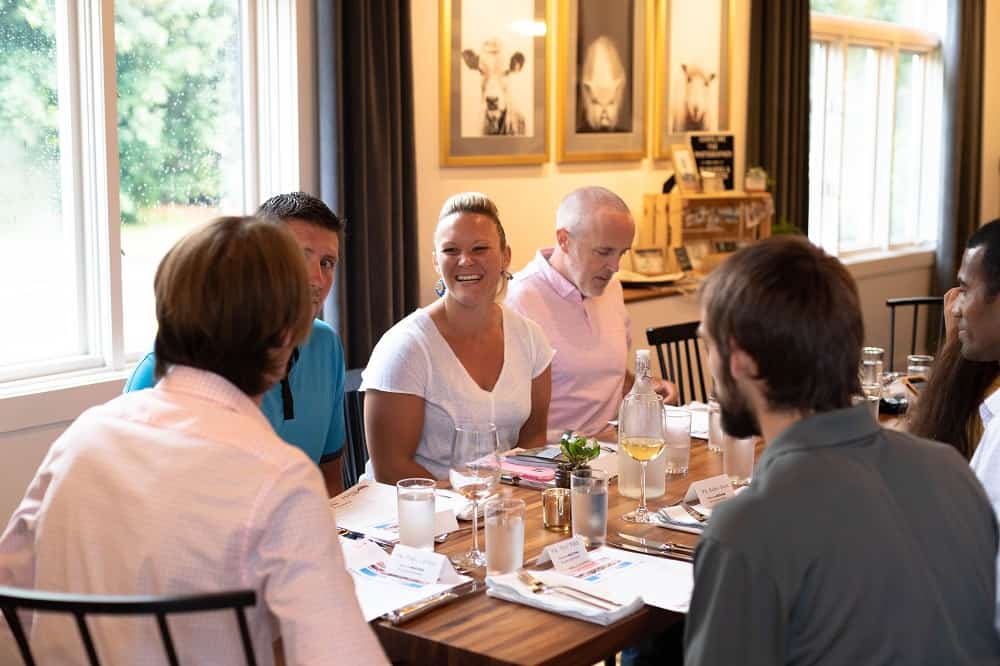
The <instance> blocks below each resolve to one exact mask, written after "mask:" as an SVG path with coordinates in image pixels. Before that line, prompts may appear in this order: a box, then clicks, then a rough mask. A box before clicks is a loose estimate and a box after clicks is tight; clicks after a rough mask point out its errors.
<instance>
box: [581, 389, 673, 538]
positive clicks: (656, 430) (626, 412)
mask: <svg viewBox="0 0 1000 666" xmlns="http://www.w3.org/2000/svg"><path fill="white" fill-rule="evenodd" d="M689 427H690V425H689ZM618 448H619V450H624V451H625V453H627V454H628V455H629V457H630V458H633V459H634V460H637V461H638V462H639V464H640V465H641V473H640V475H639V506H638V507H637V508H636V510H635V511H633V512H632V513H629V514H626V515H625V516H623V518H624V519H625V520H627V521H629V522H632V523H651V522H653V519H652V517H651V516H650V514H649V511H647V510H646V463H648V462H649V461H650V460H652V459H653V458H655V457H657V456H658V455H660V453H661V452H662V451H663V399H662V398H661V397H660V396H658V395H656V394H655V393H654V394H648V393H630V394H629V395H627V396H625V399H624V400H622V407H621V410H620V413H619V416H618ZM573 508H574V511H575V509H576V507H575V505H574V507H573ZM574 524H575V523H574Z"/></svg>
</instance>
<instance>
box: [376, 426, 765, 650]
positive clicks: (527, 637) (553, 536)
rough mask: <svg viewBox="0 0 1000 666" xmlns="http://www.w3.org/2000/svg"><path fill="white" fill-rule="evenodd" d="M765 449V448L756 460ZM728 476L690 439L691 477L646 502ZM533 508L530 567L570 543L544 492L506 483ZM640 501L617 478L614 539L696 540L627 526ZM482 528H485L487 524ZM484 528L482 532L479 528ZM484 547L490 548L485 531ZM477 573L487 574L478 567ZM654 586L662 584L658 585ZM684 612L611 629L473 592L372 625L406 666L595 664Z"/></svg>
mask: <svg viewBox="0 0 1000 666" xmlns="http://www.w3.org/2000/svg"><path fill="white" fill-rule="evenodd" d="M762 447H763V445H762V444H758V450H757V455H758V456H759V455H760V452H761V450H762ZM721 473H722V454H721V453H716V452H710V451H709V450H708V446H707V445H706V443H705V441H704V440H701V439H692V440H691V461H690V465H689V468H688V473H687V474H686V475H683V476H668V477H667V485H666V493H665V494H664V495H662V496H660V497H658V498H656V499H651V500H649V501H648V502H647V503H648V505H649V508H650V510H651V511H655V510H657V509H659V508H660V507H662V506H664V505H666V504H669V503H671V502H673V501H675V500H678V499H680V498H681V497H683V496H684V494H685V492H686V491H687V488H688V485H690V483H691V482H692V481H697V480H699V479H703V478H708V477H711V476H715V475H718V474H721ZM503 488H505V489H509V490H510V491H511V496H512V497H515V498H518V499H522V500H524V502H525V504H526V512H525V529H524V561H525V563H530V562H532V561H533V560H534V558H535V557H537V556H538V555H539V554H540V553H541V552H542V549H543V548H544V547H545V546H547V545H548V544H551V543H555V542H557V541H561V540H563V539H566V538H568V537H569V536H570V535H569V534H567V533H559V532H550V531H546V530H545V529H544V528H543V527H542V515H541V514H542V509H541V491H540V490H535V489H528V488H520V487H516V488H515V487H511V486H503ZM636 505H637V500H635V499H631V498H628V497H624V496H622V495H619V493H618V485H617V483H616V482H614V481H612V483H611V484H610V486H609V492H608V535H609V536H611V535H615V534H617V533H618V532H619V531H620V532H625V533H628V534H634V535H636V536H646V537H650V538H653V539H657V540H660V541H667V540H669V541H676V542H680V543H685V544H689V545H694V544H695V543H697V540H698V537H697V535H694V534H689V533H686V532H679V531H674V530H668V529H664V528H662V527H658V526H655V525H636V524H634V523H627V522H625V521H624V520H623V519H622V516H623V515H624V514H626V513H628V512H630V511H632V510H633V509H635V507H636ZM480 525H482V523H481V522H480ZM480 529H481V528H480ZM479 544H480V548H481V549H484V548H485V547H484V545H483V544H484V541H483V534H482V531H480V540H479ZM471 545H472V536H471V534H469V533H468V532H466V533H462V534H456V535H454V536H452V537H451V538H449V539H448V540H447V541H446V542H445V543H443V544H439V545H438V546H437V547H436V550H437V552H439V553H444V554H446V555H448V556H453V555H461V554H462V553H464V552H466V551H468V550H469V548H470V547H471ZM475 575H476V576H480V577H481V576H483V575H484V571H483V570H479V571H478V572H476V573H475ZM649 583H650V585H656V584H657V581H655V580H651V581H650V582H649ZM682 617H683V616H682V615H681V614H679V613H675V612H671V611H667V610H662V609H659V608H654V607H652V606H643V607H642V608H641V609H640V610H639V611H638V612H637V613H635V614H634V615H631V616H629V617H627V618H624V619H622V620H620V621H618V622H616V623H614V624H611V625H609V626H606V627H604V626H600V625H597V624H592V623H589V622H584V621H582V620H576V619H572V618H568V617H565V616H562V615H557V614H555V613H548V612H545V611H541V610H537V609H535V608H531V607H529V606H525V605H522V604H515V603H511V602H507V601H501V600H498V599H493V598H490V597H488V596H486V594H485V592H478V593H475V594H472V595H468V596H465V597H462V598H459V599H456V600H455V601H453V602H451V603H450V604H447V605H444V606H441V607H439V608H436V609H434V610H432V611H430V612H428V613H427V614H426V615H423V616H420V617H417V618H414V619H412V620H410V621H409V622H407V623H405V624H402V625H400V626H393V625H391V624H389V623H388V622H386V621H384V620H376V621H375V622H373V626H374V628H375V632H376V634H377V635H378V637H379V640H380V641H381V642H382V647H383V648H385V651H386V653H387V654H388V656H389V658H390V659H391V660H392V661H393V662H395V663H406V664H545V665H552V666H555V665H557V664H594V663H596V662H599V661H601V660H603V659H604V658H605V657H609V656H611V655H614V654H615V653H616V652H618V651H620V650H622V649H623V648H625V647H627V646H629V645H633V644H635V643H638V642H639V641H641V640H642V639H644V638H649V637H652V636H654V635H656V634H658V633H659V632H661V631H663V630H665V629H668V628H669V627H671V626H672V625H674V624H675V623H677V622H679V621H680V620H681V619H682Z"/></svg>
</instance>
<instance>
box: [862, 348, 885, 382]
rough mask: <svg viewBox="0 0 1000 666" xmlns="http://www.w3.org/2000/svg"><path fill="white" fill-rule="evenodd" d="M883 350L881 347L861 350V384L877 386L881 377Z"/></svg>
mask: <svg viewBox="0 0 1000 666" xmlns="http://www.w3.org/2000/svg"><path fill="white" fill-rule="evenodd" d="M884 355H885V350H884V349H882V348H881V347H862V348H861V370H860V374H861V383H862V384H877V383H878V379H879V377H880V376H881V375H882V357H883V356H884Z"/></svg>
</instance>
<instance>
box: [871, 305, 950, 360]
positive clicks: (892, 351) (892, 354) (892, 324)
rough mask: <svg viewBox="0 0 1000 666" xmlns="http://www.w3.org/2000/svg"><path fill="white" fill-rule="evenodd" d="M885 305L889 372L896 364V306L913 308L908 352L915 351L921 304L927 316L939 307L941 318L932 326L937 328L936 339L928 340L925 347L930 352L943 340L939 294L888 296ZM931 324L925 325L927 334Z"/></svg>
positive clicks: (912, 352) (942, 321)
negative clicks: (887, 319)
mask: <svg viewBox="0 0 1000 666" xmlns="http://www.w3.org/2000/svg"><path fill="white" fill-rule="evenodd" d="M885 305H886V307H887V308H889V372H892V371H893V370H894V369H895V364H896V308H898V307H910V308H913V310H912V313H913V317H912V321H911V326H910V351H909V353H910V354H915V353H917V327H918V325H919V323H920V320H919V316H920V308H921V307H922V306H923V307H925V308H926V312H927V317H928V318H929V317H931V316H932V313H933V312H934V310H935V309H937V308H940V309H941V318H940V320H939V321H938V325H937V326H936V327H934V328H935V329H936V330H937V340H933V341H932V340H928V341H927V344H926V347H927V350H928V351H929V352H930V353H933V350H934V349H935V348H936V346H937V344H938V343H940V342H941V341H942V340H944V298H943V297H941V296H913V297H907V298H889V299H886V301H885ZM930 330H931V326H930V325H928V326H927V331H928V334H930Z"/></svg>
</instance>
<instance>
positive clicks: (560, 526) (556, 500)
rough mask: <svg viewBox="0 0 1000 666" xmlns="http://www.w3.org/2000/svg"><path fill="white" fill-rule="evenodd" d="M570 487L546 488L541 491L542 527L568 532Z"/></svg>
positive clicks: (553, 530)
mask: <svg viewBox="0 0 1000 666" xmlns="http://www.w3.org/2000/svg"><path fill="white" fill-rule="evenodd" d="M569 507H570V489H569V488H547V489H545V490H543V491H542V527H544V528H545V529H547V530H549V531H550V532H569V527H570V508H569Z"/></svg>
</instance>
